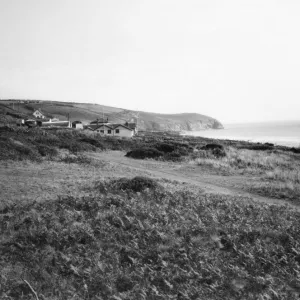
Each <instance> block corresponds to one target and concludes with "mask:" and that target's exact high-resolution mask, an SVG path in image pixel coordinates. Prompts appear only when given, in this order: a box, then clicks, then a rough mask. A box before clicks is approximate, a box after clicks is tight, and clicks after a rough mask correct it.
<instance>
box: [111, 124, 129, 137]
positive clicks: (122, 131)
mask: <svg viewBox="0 0 300 300" xmlns="http://www.w3.org/2000/svg"><path fill="white" fill-rule="evenodd" d="M116 129H119V131H120V132H119V133H116ZM114 136H125V137H133V130H128V129H126V128H124V127H122V126H120V127H116V128H115V130H114Z"/></svg>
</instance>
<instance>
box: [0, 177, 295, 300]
mask: <svg viewBox="0 0 300 300" xmlns="http://www.w3.org/2000/svg"><path fill="white" fill-rule="evenodd" d="M137 182H138V189H136V187H137ZM124 185H126V186H124ZM103 187H105V193H103ZM91 189H92V190H93V193H94V192H95V195H94V196H90V197H88V196H86V197H79V198H78V197H74V196H68V197H58V199H54V200H53V201H47V202H39V203H36V202H32V203H27V204H25V203H14V204H10V205H8V206H6V207H4V208H2V210H1V212H0V233H1V241H0V285H1V289H0V297H1V299H33V297H34V295H33V293H32V290H30V288H29V287H28V285H27V284H26V283H25V282H24V280H26V281H27V282H28V283H30V285H31V286H32V288H33V289H34V290H35V292H36V293H37V295H38V297H40V299H45V300H58V299H117V300H118V299H124V300H125V299H128V300H129V299H161V300H164V299H225V300H226V299H291V300H293V299H298V298H297V297H299V291H300V278H299V274H300V248H299V247H300V245H299V233H300V232H299V228H300V223H299V222H300V221H299V220H300V218H299V216H300V215H299V213H297V212H295V211H292V210H289V209H287V208H286V207H277V206H270V205H259V204H254V203H251V202H250V203H247V202H242V201H238V199H235V198H231V197H229V196H224V195H223V196H221V195H205V194H202V193H195V192H190V191H188V190H187V189H182V190H177V191H173V192H172V191H170V190H166V189H165V188H163V187H162V186H159V183H154V182H153V180H150V179H149V181H148V180H147V178H142V179H141V178H139V179H133V181H132V182H131V181H130V180H128V179H126V180H125V179H120V180H119V181H117V180H114V181H111V182H103V183H102V185H101V186H99V183H97V184H96V185H95V187H93V188H91Z"/></svg>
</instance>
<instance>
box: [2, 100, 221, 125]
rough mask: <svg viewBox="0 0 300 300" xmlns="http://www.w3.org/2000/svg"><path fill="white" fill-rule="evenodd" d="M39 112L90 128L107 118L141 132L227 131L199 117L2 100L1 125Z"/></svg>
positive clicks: (194, 115) (191, 114) (216, 123)
mask: <svg viewBox="0 0 300 300" xmlns="http://www.w3.org/2000/svg"><path fill="white" fill-rule="evenodd" d="M36 109H39V110H41V111H42V112H43V113H44V114H46V115H47V116H51V117H57V118H59V119H60V120H67V119H68V118H69V119H70V121H76V120H80V121H82V122H83V123H86V124H88V123H90V122H91V121H94V120H96V119H102V118H103V117H104V118H105V119H108V121H109V122H119V123H124V122H126V121H128V122H138V127H139V130H171V131H182V130H184V131H197V130H202V129H222V128H223V125H222V124H221V123H220V122H219V121H218V120H216V119H214V118H212V117H208V116H205V115H201V114H196V113H182V114H159V113H150V112H142V111H139V112H137V111H133V110H127V109H122V108H116V107H110V106H105V105H99V104H89V103H75V102H58V101H39V100H15V99H12V100H0V122H3V120H2V119H5V118H6V119H9V120H11V118H17V117H20V118H21V117H26V116H27V117H32V113H33V112H34V111H35V110H36ZM1 116H2V117H1ZM1 120H2V121H1Z"/></svg>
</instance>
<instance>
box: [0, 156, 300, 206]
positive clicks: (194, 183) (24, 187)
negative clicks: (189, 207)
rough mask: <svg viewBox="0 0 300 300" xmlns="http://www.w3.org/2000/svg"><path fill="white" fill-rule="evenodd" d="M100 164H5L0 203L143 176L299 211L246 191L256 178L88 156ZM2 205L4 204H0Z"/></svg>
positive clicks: (1, 172)
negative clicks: (98, 182)
mask: <svg viewBox="0 0 300 300" xmlns="http://www.w3.org/2000/svg"><path fill="white" fill-rule="evenodd" d="M85 155H87V156H89V157H91V158H93V159H95V160H96V161H98V162H97V164H93V165H77V164H65V163H61V162H49V161H44V162H43V163H38V164H37V163H30V162H5V163H3V164H2V166H1V167H0V200H1V201H0V202H6V201H19V200H22V201H24V200H25V201H26V200H29V201H31V200H34V199H37V200H47V199H55V198H56V197H57V196H58V195H65V194H71V195H81V194H84V193H85V191H84V189H85V187H87V186H89V185H90V186H91V187H92V186H93V183H94V182H95V181H97V180H101V179H107V178H111V177H130V176H132V177H133V176H137V175H144V176H149V177H154V178H157V179H162V178H164V179H167V180H171V181H176V182H185V183H186V184H187V185H186V186H190V187H191V188H197V189H201V190H203V191H204V192H206V193H216V194H226V195H231V196H234V197H235V198H236V199H237V200H239V201H240V200H244V201H249V200H250V199H251V200H254V201H258V202H263V203H268V204H278V205H287V206H290V207H292V208H294V209H297V210H299V211H300V206H296V205H293V204H292V203H290V202H287V201H284V200H279V199H274V198H269V197H263V196H260V195H257V194H252V193H249V192H247V191H246V188H245V186H246V185H247V184H248V183H249V182H251V181H253V182H254V181H255V180H256V181H257V180H258V178H255V177H253V176H246V175H243V176H228V175H227V176H222V175H219V174H212V173H211V172H209V171H208V170H204V169H203V168H201V167H200V166H197V165H195V164H188V163H182V164H181V163H170V162H158V161H155V160H136V159H131V158H127V157H125V153H124V152H121V151H106V152H93V153H85ZM0 204H1V203H0Z"/></svg>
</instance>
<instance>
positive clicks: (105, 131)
mask: <svg viewBox="0 0 300 300" xmlns="http://www.w3.org/2000/svg"><path fill="white" fill-rule="evenodd" d="M94 131H95V132H98V133H100V134H102V135H107V136H120V137H133V136H134V129H132V128H129V127H127V126H125V125H122V124H102V125H100V126H98V127H97V128H96V129H94Z"/></svg>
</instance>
